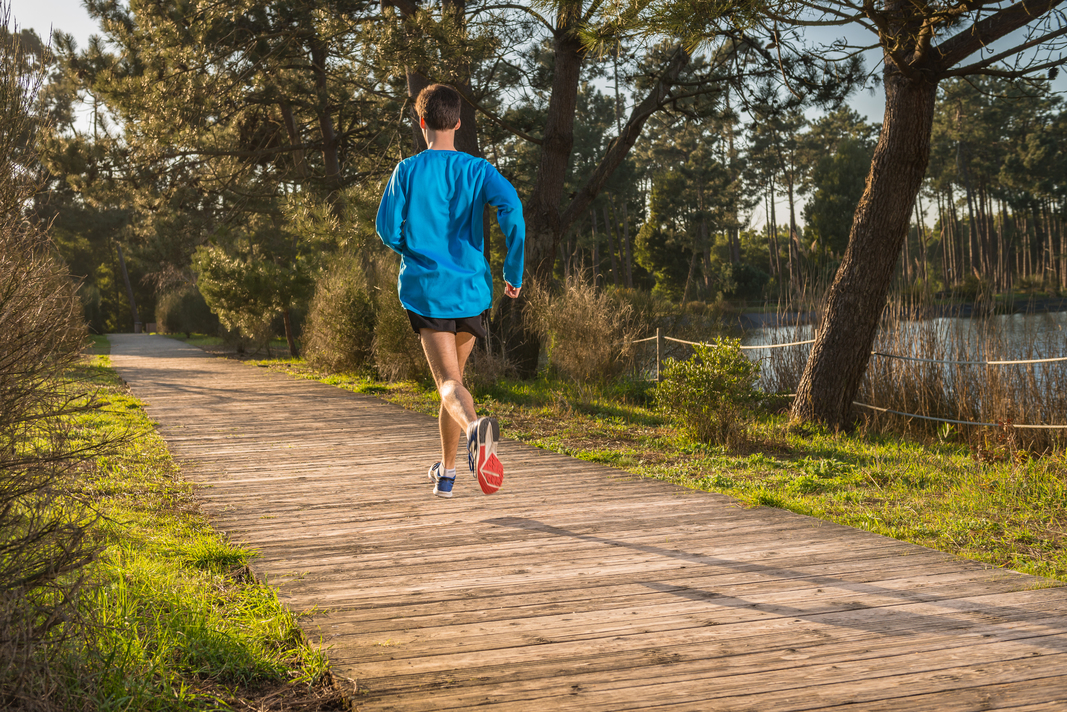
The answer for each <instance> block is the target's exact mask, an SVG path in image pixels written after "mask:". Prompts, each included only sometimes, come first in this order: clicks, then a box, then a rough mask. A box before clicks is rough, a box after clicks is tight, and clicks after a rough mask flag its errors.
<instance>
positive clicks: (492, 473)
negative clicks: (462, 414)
mask: <svg viewBox="0 0 1067 712" xmlns="http://www.w3.org/2000/svg"><path fill="white" fill-rule="evenodd" d="M475 438H476V440H475V442H476V448H477V454H476V460H475V467H474V473H475V476H476V477H477V478H478V486H479V487H481V488H482V492H484V493H485V494H493V493H494V492H496V491H497V490H498V489H500V486H501V485H502V484H504V466H503V465H502V464H501V462H500V459H499V458H497V456H496V444H497V441H498V440H500V425H499V424H498V423H497V422H496V418H482V419H481V420H479V421H478V431H477V433H476V434H475Z"/></svg>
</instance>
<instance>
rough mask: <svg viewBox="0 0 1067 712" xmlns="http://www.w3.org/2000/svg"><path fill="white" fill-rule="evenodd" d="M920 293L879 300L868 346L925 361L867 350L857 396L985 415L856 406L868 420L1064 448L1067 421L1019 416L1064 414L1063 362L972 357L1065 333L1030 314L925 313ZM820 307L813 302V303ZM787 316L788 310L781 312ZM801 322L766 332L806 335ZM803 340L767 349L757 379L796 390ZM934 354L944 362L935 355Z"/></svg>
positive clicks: (988, 441) (927, 432)
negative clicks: (915, 297) (1018, 319)
mask: <svg viewBox="0 0 1067 712" xmlns="http://www.w3.org/2000/svg"><path fill="white" fill-rule="evenodd" d="M929 312H930V310H929V308H928V307H926V306H925V305H924V300H920V301H918V302H911V301H908V300H905V299H897V300H895V301H893V302H892V303H891V304H890V305H889V307H888V308H887V309H886V311H885V313H884V315H883V317H882V323H881V326H880V329H879V332H878V336H877V337H876V340H875V345H874V349H873V350H874V351H875V352H878V353H883V354H893V355H900V356H908V357H911V358H915V359H927V360H928V361H919V360H904V359H900V358H891V357H888V356H872V357H871V360H870V363H869V365H868V368H867V373H866V374H865V376H864V379H863V381H862V383H861V384H860V390H859V392H858V394H857V397H856V399H857V401H858V402H860V403H867V404H870V405H873V406H878V407H880V408H887V409H890V410H896V411H900V412H903V413H914V414H916V415H923V416H929V417H933V418H944V419H948V420H960V421H966V422H968V423H991V424H993V427H979V426H972V425H947V424H944V423H938V422H934V421H926V420H921V419H916V418H906V417H902V416H899V415H893V414H882V413H877V412H873V411H870V410H868V409H859V412H860V413H861V415H862V416H863V417H864V418H865V419H866V421H867V422H868V423H869V424H870V426H872V427H874V428H877V429H888V430H891V431H893V432H899V433H904V434H909V435H912V436H917V437H922V438H925V439H928V440H929V439H935V438H939V439H945V438H954V439H959V440H962V441H963V442H965V443H967V444H968V445H970V446H971V447H972V448H974V449H975V450H984V451H985V452H986V455H984V456H988V457H1026V456H1027V455H1026V453H1035V454H1040V453H1050V452H1053V451H1055V450H1057V449H1059V448H1062V447H1063V445H1064V443H1065V440H1067V430H1040V429H1020V428H1013V427H1011V425H1012V424H1014V423H1019V424H1067V363H1062V362H1061V363H1054V364H1043V365H1042V364H1036V365H1034V364H1031V365H998V366H985V365H974V364H973V363H957V362H975V361H1002V360H1003V361H1007V360H1029V359H1034V358H1042V357H1051V356H1062V355H1064V352H1063V343H1064V340H1063V333H1062V331H1057V330H1055V329H1053V330H1050V331H1048V332H1046V333H1045V334H1044V335H1040V334H1039V333H1038V330H1037V329H1036V328H1033V322H1032V321H1031V322H1029V323H1030V326H1029V327H1028V328H1026V329H1023V330H1021V331H1017V330H1016V331H1011V332H1008V331H1005V330H1004V329H1003V328H1002V326H1003V322H1002V321H1001V320H1000V319H999V318H998V317H989V316H985V317H973V318H971V319H962V318H951V319H932V318H929V317H928V316H927V315H928V314H929ZM814 313H816V314H818V313H821V311H818V305H815V307H814ZM782 316H783V317H785V316H786V314H785V313H783V314H782ZM813 333H814V331H813V329H812V327H810V326H807V325H803V324H802V325H797V326H794V327H790V328H785V329H780V330H778V331H777V332H776V333H775V334H774V335H773V337H772V342H775V343H788V342H791V341H799V340H804V339H809V338H812V335H813ZM809 351H810V346H797V347H786V348H778V349H769V350H767V351H766V352H762V354H761V355H763V372H764V381H763V387H764V388H765V389H766V390H767V391H768V392H773V393H793V392H795V390H796V386H797V384H798V383H799V382H800V376H801V374H802V373H803V370H804V366H805V364H806V363H807V358H808V353H809ZM932 361H938V362H948V363H933V362H932Z"/></svg>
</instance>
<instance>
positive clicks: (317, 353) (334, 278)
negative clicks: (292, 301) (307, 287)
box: [304, 255, 375, 372]
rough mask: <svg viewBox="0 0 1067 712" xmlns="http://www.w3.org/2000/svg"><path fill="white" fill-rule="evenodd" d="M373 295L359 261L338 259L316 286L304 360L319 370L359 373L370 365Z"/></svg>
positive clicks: (373, 315) (347, 258)
mask: <svg viewBox="0 0 1067 712" xmlns="http://www.w3.org/2000/svg"><path fill="white" fill-rule="evenodd" d="M372 291H373V288H372V285H371V284H370V281H369V280H368V277H367V275H366V274H365V270H364V269H363V268H362V267H361V265H360V264H359V262H358V261H357V259H356V258H355V257H353V256H351V255H343V256H341V257H339V258H338V259H336V260H335V261H334V262H333V264H331V265H330V266H329V267H328V268H327V270H326V271H325V272H324V273H323V274H322V276H321V277H319V279H318V281H317V282H316V284H315V296H314V297H312V299H311V306H310V309H309V311H308V321H307V326H306V327H305V329H304V357H305V358H306V359H307V361H308V363H310V364H311V365H312V366H314V367H315V368H321V369H325V370H328V371H334V372H345V371H349V372H350V371H357V370H359V369H360V368H361V367H363V366H364V364H367V363H369V362H370V359H371V351H372V349H371V346H372V344H373V340H374V327H375V314H374V303H373V301H372V299H371V293H372Z"/></svg>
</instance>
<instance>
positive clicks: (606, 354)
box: [523, 276, 638, 382]
mask: <svg viewBox="0 0 1067 712" xmlns="http://www.w3.org/2000/svg"><path fill="white" fill-rule="evenodd" d="M526 288H527V289H528V290H529V291H528V292H527V294H528V306H527V310H526V313H525V314H524V315H523V317H524V318H525V319H526V320H527V323H528V324H529V325H530V326H531V327H532V329H533V330H534V331H536V332H537V334H538V335H539V336H540V337H541V339H542V341H543V342H544V343H545V344H547V351H548V363H549V366H550V367H551V368H553V369H555V370H556V371H557V372H558V373H560V374H561V375H563V376H565V377H567V378H569V379H571V380H574V381H579V382H584V381H589V380H602V381H606V380H608V379H611V378H614V377H616V376H618V375H619V374H620V373H622V372H623V371H624V370H626V368H628V367H629V366H630V364H631V363H632V359H633V344H632V343H631V342H632V341H633V339H635V338H637V329H638V326H637V324H636V320H635V312H634V308H633V307H632V306H630V304H628V303H627V302H626V300H625V299H623V298H622V297H621V296H620V295H619V294H617V293H615V292H612V291H604V290H598V289H597V288H596V287H594V286H593V285H592V284H591V283H589V282H587V281H585V280H584V279H582V278H581V277H575V276H572V277H568V278H567V282H566V284H565V286H564V288H563V292H562V293H560V294H552V293H551V291H549V290H548V289H547V288H545V287H541V286H539V285H537V284H530V285H529V286H528V287H526Z"/></svg>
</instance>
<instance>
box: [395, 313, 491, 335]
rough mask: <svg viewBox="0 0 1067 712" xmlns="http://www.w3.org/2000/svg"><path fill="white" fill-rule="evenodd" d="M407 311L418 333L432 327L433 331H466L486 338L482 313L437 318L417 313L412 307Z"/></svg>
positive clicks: (453, 332) (409, 319)
mask: <svg viewBox="0 0 1067 712" xmlns="http://www.w3.org/2000/svg"><path fill="white" fill-rule="evenodd" d="M405 311H406V312H407V313H408V321H410V322H411V328H412V329H414V330H415V333H416V334H418V333H419V330H420V329H430V330H431V331H447V332H448V333H450V334H455V333H457V332H460V331H464V332H466V333H468V334H474V335H475V336H477V337H478V338H480V339H484V338H486V333H485V323H484V322H483V321H482V315H481V314H478V315H477V316H464V317H460V318H459V319H435V318H433V317H430V316H423V315H422V314H416V313H415V312H413V311H411V310H410V309H406V310H405Z"/></svg>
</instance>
